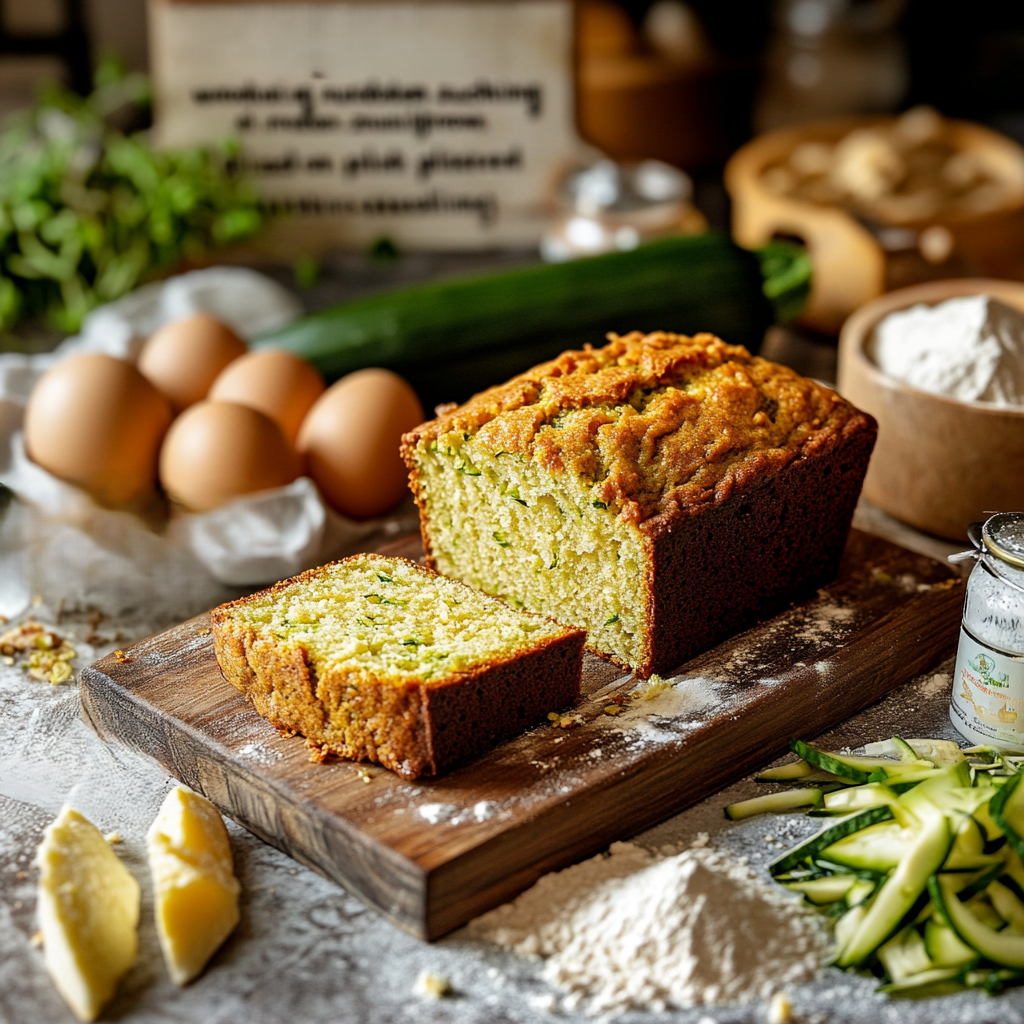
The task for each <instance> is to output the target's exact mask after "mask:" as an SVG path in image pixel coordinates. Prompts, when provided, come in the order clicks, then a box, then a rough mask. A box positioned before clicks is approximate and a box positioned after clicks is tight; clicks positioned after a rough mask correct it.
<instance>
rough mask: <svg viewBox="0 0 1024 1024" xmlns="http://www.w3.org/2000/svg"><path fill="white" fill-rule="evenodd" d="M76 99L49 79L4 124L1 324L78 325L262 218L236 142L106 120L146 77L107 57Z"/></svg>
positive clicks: (139, 95)
mask: <svg viewBox="0 0 1024 1024" xmlns="http://www.w3.org/2000/svg"><path fill="white" fill-rule="evenodd" d="M96 82H97V88H96V90H95V91H94V92H93V93H92V95H91V96H88V97H86V98H82V97H80V96H77V95H75V94H74V93H71V92H69V91H67V90H65V89H62V88H53V89H51V90H50V91H49V92H48V93H46V94H45V95H44V97H43V99H42V100H41V101H40V103H39V104H38V105H37V106H36V107H34V108H33V109H31V110H27V111H23V112H21V113H20V114H18V115H15V116H14V117H13V118H11V119H10V120H9V121H8V123H7V126H6V127H5V128H4V130H3V131H2V132H0V331H9V330H10V329H11V328H13V327H15V326H16V325H17V324H18V323H20V322H21V321H23V320H29V319H34V318H39V317H43V318H45V319H46V320H48V321H49V322H50V324H52V325H53V326H54V327H56V328H57V329H59V330H62V331H75V330H77V329H78V327H79V326H80V324H81V322H82V319H83V317H84V316H85V315H86V314H87V313H88V312H89V311H90V310H92V309H93V308H95V307H96V306H98V305H100V304H102V303H104V302H110V301H111V300H113V299H117V298H119V297H120V296H122V295H124V294H126V293H127V292H129V291H131V290H132V289H133V288H135V287H136V286H137V285H139V284H141V283H143V282H145V281H147V280H150V279H152V278H154V277H156V276H158V275H159V274H161V273H167V272H168V271H170V270H172V269H173V268H175V267H176V266H178V265H180V264H181V263H182V262H183V261H188V260H194V259H196V258H198V257H200V256H202V254H203V253H205V252H206V251H207V250H208V249H210V248H212V247H214V246H216V245H220V244H223V243H225V242H233V241H236V240H238V239H240V238H244V237H245V236H247V235H250V234H252V232H254V231H255V230H256V229H257V228H259V227H260V226H261V224H262V223H263V214H262V213H261V211H260V208H259V205H258V202H257V198H256V194H255V192H254V191H253V189H252V187H251V185H249V184H248V183H247V182H245V181H244V180H243V179H242V178H241V177H240V175H239V174H238V170H237V160H236V157H235V152H234V150H233V148H232V147H231V146H223V147H211V148H193V149H183V150H161V151H156V150H154V149H153V148H151V146H150V144H149V141H148V139H147V137H146V135H145V134H143V133H139V134H133V135H126V134H124V133H123V132H122V131H120V130H119V129H117V128H116V127H114V125H113V123H112V121H113V117H114V115H117V116H118V118H121V117H122V116H123V115H124V114H125V112H126V111H128V110H132V109H135V110H136V111H138V110H145V109H146V108H147V107H148V104H149V98H150V96H149V83H148V81H147V79H146V78H145V77H144V76H141V75H125V74H124V73H123V72H122V71H120V70H119V69H118V68H117V67H116V66H115V65H112V64H110V63H107V64H104V65H102V66H101V67H100V69H99V71H98V72H97V75H96Z"/></svg>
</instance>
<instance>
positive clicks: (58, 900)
mask: <svg viewBox="0 0 1024 1024" xmlns="http://www.w3.org/2000/svg"><path fill="white" fill-rule="evenodd" d="M37 863H38V865H39V868H40V877H39V903H38V916H39V928H40V931H41V932H42V939H43V958H44V960H45V963H46V969H47V970H48V971H49V972H50V977H51V978H52V979H53V983H54V985H56V986H57V991H58V992H60V994H61V995H62V996H63V997H64V999H65V1001H66V1002H67V1004H68V1006H70V1007H71V1009H72V1011H73V1012H74V1014H75V1016H76V1017H77V1018H78V1019H79V1020H82V1021H92V1020H95V1019H96V1017H97V1016H98V1015H99V1012H100V1010H101V1009H102V1008H103V1005H104V1004H105V1003H106V1002H107V1001H108V1000H109V999H110V997H111V996H112V995H113V994H114V991H115V989H116V988H117V983H118V982H119V981H120V980H121V977H122V976H123V975H124V973H125V972H126V971H127V970H128V968H129V967H131V965H132V963H133V962H134V960H135V953H136V950H137V948H138V937H137V934H136V932H137V929H138V925H139V883H138V882H136V881H135V879H134V878H133V877H132V875H131V873H130V872H129V871H128V869H127V868H126V867H125V866H124V865H123V864H122V863H121V862H120V861H119V860H118V859H117V854H115V853H114V852H113V850H111V849H110V846H109V844H108V843H107V841H106V840H105V839H104V838H103V835H102V833H101V832H100V831H99V829H98V828H96V826H95V825H93V824H92V822H90V821H89V820H88V819H87V818H84V817H83V816H82V815H81V814H79V813H78V812H77V811H74V810H72V809H71V808H70V807H65V808H64V810H62V811H61V812H60V814H59V815H58V816H57V819H56V821H54V822H53V824H51V825H50V827H49V828H48V829H47V830H46V833H45V834H44V836H43V842H42V844H41V845H40V847H39V852H38V855H37Z"/></svg>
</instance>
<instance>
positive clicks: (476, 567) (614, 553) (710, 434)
mask: <svg viewBox="0 0 1024 1024" xmlns="http://www.w3.org/2000/svg"><path fill="white" fill-rule="evenodd" d="M609 337H610V338H611V343H610V344H608V345H606V346H605V347H604V348H601V349H592V348H589V347H588V348H586V349H584V350H583V351H582V352H565V353H563V354H562V355H561V356H559V357H558V358H557V359H555V360H553V361H552V362H549V363H544V364H542V365H540V366H537V367H535V368H534V369H533V370H530V371H528V372H527V373H524V374H521V375H520V376H518V377H515V378H514V379H513V380H511V381H509V382H508V383H507V384H504V385H501V386H499V387H495V388H491V389H490V390H488V391H484V392H483V393H481V394H479V395H476V396H475V397H474V398H472V399H471V400H470V401H469V402H467V403H466V404H465V405H463V406H461V407H459V408H454V409H450V410H448V411H442V412H441V414H440V415H439V416H438V418H437V419H435V420H432V421H431V422H429V423H426V424H424V425H423V426H421V427H418V428H417V429H416V430H414V431H413V432H412V433H409V434H407V435H406V436H405V438H404V440H403V447H402V452H403V456H404V458H405V460H406V463H407V464H408V466H409V470H410V484H411V487H412V490H413V494H414V495H415V498H416V502H417V504H418V505H419V509H420V521H421V526H422V532H423V544H424V547H425V549H426V553H427V564H428V565H430V566H431V567H432V568H435V569H437V570H438V571H439V572H442V573H444V574H445V575H446V576H451V577H454V578H456V579H461V580H465V581H466V582H467V583H470V584H472V585H473V586H474V587H478V588H479V589H481V590H484V591H486V592H487V593H490V594H495V595H498V596H500V597H503V598H504V599H505V600H506V601H508V602H509V603H510V604H512V605H514V606H515V607H516V608H526V609H528V610H530V611H535V612H539V613H542V614H545V615H551V616H554V617H556V618H558V619H559V620H561V621H563V622H569V623H573V624H574V625H578V626H582V627H583V628H585V629H586V630H587V636H588V639H587V646H588V648H589V649H591V650H593V651H595V652H597V653H599V654H602V655H605V656H607V657H609V658H612V659H613V660H615V661H618V662H620V663H621V664H623V665H626V666H629V667H631V668H632V669H633V670H634V671H635V672H636V673H637V674H638V675H640V676H644V677H645V676H647V675H649V674H651V673H652V672H664V671H666V670H669V669H673V668H675V667H677V666H678V665H680V664H681V663H682V662H683V661H685V660H686V659H687V658H689V657H691V656H692V655H694V654H696V653H698V652H699V651H701V650H704V649H706V648H708V647H710V646H712V645H714V644H715V643H717V642H718V641H720V640H722V639H723V638H725V637H726V636H729V635H730V634H732V633H735V632H737V631H739V630H740V629H743V628H745V627H747V626H749V625H751V624H753V623H754V622H755V621H757V620H758V619H761V618H765V617H767V616H769V615H772V614H774V613H776V612H777V611H779V610H781V609H782V608H783V607H785V606H786V605H787V604H788V603H790V602H792V601H795V600H798V599H800V598H802V597H804V596H806V595H809V594H812V593H813V592H814V591H815V590H816V589H817V588H818V587H819V586H821V585H822V584H823V583H825V582H827V581H828V580H830V579H831V578H832V577H834V576H835V574H836V571H837V569H838V565H839V559H840V556H841V554H842V551H843V547H844V545H845V542H846V536H847V533H848V531H849V527H850V521H851V519H852V516H853V510H854V506H855V505H856V502H857V497H858V495H859V493H860V487H861V483H862V481H863V479H864V473H865V471H866V470H867V464H868V459H869V457H870V455H871V449H872V447H873V445H874V441H875V434H876V431H877V426H876V424H875V421H874V420H873V419H872V418H871V417H870V416H868V415H866V414H864V413H862V412H859V411H858V410H857V409H855V408H854V407H853V406H851V405H850V404H849V403H848V402H845V401H844V400H843V399H842V398H840V397H839V396H838V395H837V394H836V393H835V392H834V391H832V390H831V389H830V388H827V387H825V386H824V385H821V384H818V383H816V382H815V381H812V380H807V379H806V378H803V377H800V376H799V375H798V374H796V373H794V372H793V371H792V370H790V369H788V368H786V367H784V366H779V365H777V364H775V363H771V362H768V361H767V360H765V359H761V358H758V357H755V356H751V355H750V353H749V352H748V351H747V350H746V349H745V348H742V347H740V346H736V345H727V344H726V343H725V342H724V341H722V340H721V339H719V338H716V337H714V336H713V335H710V334H698V335H696V336H695V337H685V336H682V335H676V334H667V333H662V332H658V333H655V334H648V335H646V336H644V335H641V334H640V333H638V332H636V333H633V334H629V335H627V336H624V337H618V336H616V335H609Z"/></svg>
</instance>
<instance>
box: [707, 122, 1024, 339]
mask: <svg viewBox="0 0 1024 1024" xmlns="http://www.w3.org/2000/svg"><path fill="white" fill-rule="evenodd" d="M931 116H933V117H935V116H936V115H935V114H934V112H931ZM896 123H897V119H896V118H892V117H889V118H881V117H845V118H836V119H834V120H829V121H822V122H817V123H813V124H806V125H800V126H799V127H794V128H786V129H781V130H779V131H774V132H769V133H767V134H765V135H762V136H760V137H759V138H756V139H754V140H753V141H752V142H749V143H747V145H745V146H743V147H742V148H741V149H739V150H738V151H737V152H736V153H735V154H734V155H733V156H732V158H731V159H730V160H729V163H728V164H727V165H726V169H725V183H726V187H727V189H728V191H729V194H730V196H731V198H732V203H733V209H732V218H733V220H732V230H733V237H734V238H735V239H736V241H737V242H738V243H739V244H740V245H743V246H747V247H749V248H754V247H757V246H760V245H764V244H765V243H766V242H768V241H769V240H770V239H772V238H773V237H778V236H784V237H795V238H798V239H801V240H802V241H803V242H804V243H805V244H806V245H807V247H808V249H809V251H810V254H811V258H812V261H813V263H814V283H813V287H812V291H811V297H810V300H809V302H808V305H807V309H806V310H805V312H804V313H803V315H802V317H801V322H802V323H803V324H804V325H805V326H808V327H811V328H814V329H815V330H819V331H823V332H825V333H828V334H836V333H837V332H838V331H839V328H840V327H841V325H842V323H843V321H844V320H845V318H846V317H847V316H849V315H850V314H851V313H852V312H853V311H854V310H856V309H858V308H859V307H861V306H863V305H864V304H865V303H866V302H870V301H871V300H872V299H874V298H877V297H878V296H879V295H882V294H884V293H885V292H887V291H891V290H893V289H895V288H900V287H904V286H906V285H912V284H916V283H919V282H921V281H926V280H929V279H936V278H943V279H948V278H954V277H1003V278H1019V279H1024V149H1022V148H1021V147H1020V146H1019V145H1017V143H1016V142H1014V141H1013V140H1012V139H1009V138H1007V137H1006V136H1003V135H1000V134H999V133H998V132H994V131H992V130H991V129H989V128H984V127H982V126H981V125H977V124H973V123H971V122H968V121H954V120H945V119H943V120H942V125H943V132H944V133H945V139H946V141H948V142H949V143H951V144H952V145H953V146H955V147H956V150H957V151H958V152H967V153H970V154H972V155H974V156H975V157H976V158H977V160H978V162H979V163H980V164H984V167H985V169H986V172H987V173H988V174H989V175H991V176H992V177H993V178H995V179H996V180H997V181H998V186H999V188H1000V190H1001V201H1000V202H999V204H998V206H997V207H995V208H992V209H988V210H985V211H984V212H976V213H972V212H968V211H965V210H963V209H951V208H946V209H943V208H941V207H940V208H939V209H937V210H935V211H929V213H928V215H927V216H924V217H916V218H915V217H914V216H903V217H901V218H899V219H896V218H892V219H888V220H886V219H885V218H883V217H881V216H879V217H878V218H876V219H873V218H869V217H865V216H861V215H858V214H857V213H855V212H854V211H853V210H851V209H849V208H847V207H845V206H842V205H824V204H822V203H819V202H812V201H809V200H805V199H799V198H795V197H794V196H791V195H786V194H780V192H779V191H778V190H773V189H772V188H771V187H770V180H771V179H770V177H768V178H766V172H769V171H771V169H772V168H778V167H779V165H780V164H784V163H785V162H786V161H787V160H788V159H789V158H790V157H791V156H792V154H793V153H794V152H795V151H796V150H797V148H798V147H800V146H802V145H804V144H806V143H824V144H825V145H828V146H834V145H835V144H836V143H838V142H839V141H840V140H842V139H845V138H847V137H848V136H849V135H850V133H851V132H853V131H855V130H857V129H866V128H867V129H870V128H883V129H886V130H891V129H892V127H893V126H894V125H896ZM934 243H939V244H934Z"/></svg>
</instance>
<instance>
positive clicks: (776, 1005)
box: [768, 992, 793, 1024]
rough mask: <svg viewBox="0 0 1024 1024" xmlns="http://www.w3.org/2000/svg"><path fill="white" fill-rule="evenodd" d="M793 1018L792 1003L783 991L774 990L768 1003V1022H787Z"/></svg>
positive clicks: (777, 1023)
mask: <svg viewBox="0 0 1024 1024" xmlns="http://www.w3.org/2000/svg"><path fill="white" fill-rule="evenodd" d="M792 1019H793V1004H792V1003H791V1002H790V1001H789V996H787V995H786V993H785V992H776V993H775V995H773V996H772V1000H771V1002H770V1003H769V1004H768V1024H789V1022H790V1021H791V1020H792Z"/></svg>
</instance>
